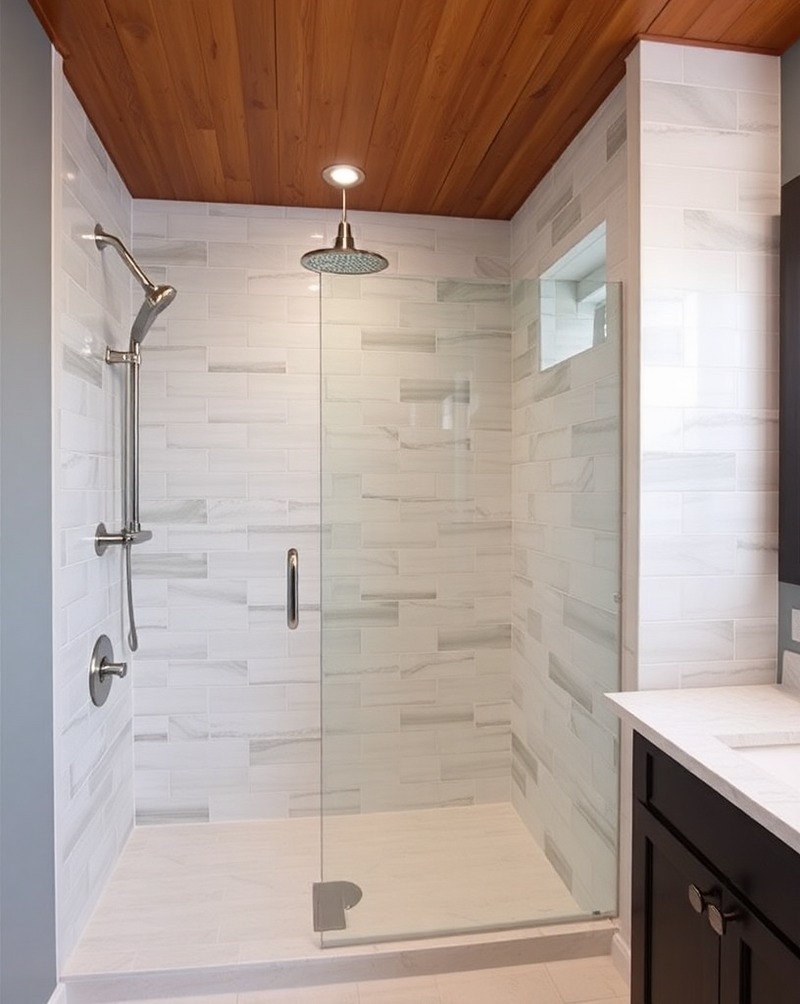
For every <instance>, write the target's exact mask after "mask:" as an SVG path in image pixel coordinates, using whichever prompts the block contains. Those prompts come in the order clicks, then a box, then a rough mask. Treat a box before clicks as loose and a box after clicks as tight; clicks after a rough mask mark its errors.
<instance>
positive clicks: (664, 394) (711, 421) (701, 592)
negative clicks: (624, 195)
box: [629, 42, 780, 688]
mask: <svg viewBox="0 0 800 1004" xmlns="http://www.w3.org/2000/svg"><path fill="white" fill-rule="evenodd" d="M629 82H630V85H631V86H632V87H633V88H635V89H636V91H637V99H638V101H640V103H641V121H640V124H639V128H638V134H637V135H635V136H634V137H633V138H634V141H635V142H636V143H637V145H638V148H639V172H640V176H639V181H640V185H641V207H640V220H639V240H640V245H641V252H640V253H641V356H642V360H641V418H640V430H641V536H640V546H641V566H640V568H641V587H640V615H639V679H638V685H639V687H640V688H651V687H676V686H709V685H714V684H718V683H725V684H729V683H763V682H770V681H772V680H774V678H775V665H776V618H777V598H776V589H777V582H776V517H777V501H776V471H777V414H776V408H777V292H778V286H777V282H778V280H777V234H778V211H779V206H778V199H779V184H780V158H779V61H778V59H776V58H773V57H770V56H759V55H753V54H746V53H739V52H729V51H724V50H717V49H701V48H697V47H684V46H679V45H667V44H660V43H654V42H644V43H642V44H641V45H640V46H639V48H638V50H637V51H636V52H635V53H634V54H633V55H632V57H631V59H630V61H629Z"/></svg>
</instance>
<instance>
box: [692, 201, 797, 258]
mask: <svg viewBox="0 0 800 1004" xmlns="http://www.w3.org/2000/svg"><path fill="white" fill-rule="evenodd" d="M683 218H684V224H685V226H686V233H687V238H686V246H687V247H689V248H700V249H704V250H716V251H742V252H761V253H765V254H769V253H774V252H775V251H777V247H778V219H777V217H775V216H766V215H758V214H756V213H725V212H712V211H710V210H705V209H685V210H684V213H683Z"/></svg>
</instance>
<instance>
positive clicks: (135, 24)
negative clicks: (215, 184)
mask: <svg viewBox="0 0 800 1004" xmlns="http://www.w3.org/2000/svg"><path fill="white" fill-rule="evenodd" d="M177 2H179V3H180V2H181V0H177ZM107 3H108V9H109V13H110V15H111V18H112V21H113V23H114V28H115V30H116V33H117V37H118V39H119V42H120V45H121V47H122V51H123V52H124V54H125V59H126V61H127V64H128V67H129V69H130V73H131V76H132V77H133V79H134V81H135V82H136V89H137V93H138V96H139V101H140V103H141V110H142V127H143V131H144V130H148V127H149V131H150V134H151V135H154V136H155V143H156V144H157V146H158V149H159V152H160V154H161V159H162V163H163V165H164V166H163V168H162V170H163V171H164V176H163V177H157V178H156V179H155V181H156V185H157V191H163V190H165V188H166V187H167V186H168V184H169V183H170V182H172V183H173V184H174V188H175V189H176V190H177V191H178V192H179V193H181V195H180V197H181V198H183V199H200V198H202V197H203V192H204V188H203V184H202V182H201V178H200V173H199V165H197V163H196V161H195V160H194V159H193V157H191V156H187V150H191V149H192V146H191V142H190V137H189V135H188V134H187V132H186V130H185V128H184V121H183V117H182V109H181V107H180V105H179V103H178V100H177V97H176V95H175V92H174V91H173V87H172V79H171V77H170V72H169V56H170V54H169V51H168V48H166V47H165V44H164V40H163V39H162V37H161V32H160V30H159V25H158V20H157V17H156V14H155V11H154V10H153V7H152V5H151V3H150V0H107ZM185 36H186V33H184V36H182V37H180V38H178V39H171V40H170V42H169V44H171V45H172V46H177V45H185V44H186V37H185ZM131 125H132V127H134V128H135V126H134V125H133V123H132V124H131ZM153 130H154V131H153Z"/></svg>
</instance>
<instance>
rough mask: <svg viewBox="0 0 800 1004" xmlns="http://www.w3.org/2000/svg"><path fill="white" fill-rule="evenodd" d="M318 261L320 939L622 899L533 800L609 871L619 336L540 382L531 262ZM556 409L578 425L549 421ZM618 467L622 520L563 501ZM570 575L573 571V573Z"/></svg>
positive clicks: (516, 919) (596, 906)
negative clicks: (408, 272)
mask: <svg viewBox="0 0 800 1004" xmlns="http://www.w3.org/2000/svg"><path fill="white" fill-rule="evenodd" d="M321 278H322V290H321V340H322V341H321V382H320V385H321V426H322V433H321V436H322V443H321V448H322V449H321V454H322V486H321V487H322V491H321V494H322V537H323V541H322V556H321V563H322V568H321V574H322V593H321V602H322V618H321V620H322V646H321V649H322V655H321V676H322V679H321V684H322V721H321V727H322V758H321V800H322V882H321V883H319V884H318V886H317V887H316V890H315V892H316V895H315V899H316V908H317V909H316V914H317V916H316V919H317V921H318V927H320V928H322V929H323V930H322V934H321V938H322V943H323V944H324V945H337V944H351V943H358V942H372V941H379V940H393V939H402V938H414V937H422V936H426V935H435V934H452V933H462V932H469V931H476V930H487V929H500V928H508V927H515V926H527V925H539V924H542V923H547V922H554V921H560V920H574V919H576V918H579V917H585V916H589V915H592V914H598V913H601V914H605V913H613V912H614V911H615V909H616V901H615V899H613V898H612V899H609V898H608V897H607V896H606V887H605V884H604V882H603V881H602V880H601V879H600V878H598V876H597V875H593V877H591V878H587V872H586V867H585V859H586V858H587V856H591V854H592V853H593V851H591V850H585V851H584V850H583V849H581V850H580V851H578V852H576V853H573V851H574V848H573V846H572V844H569V846H568V845H567V841H566V840H565V838H564V836H563V834H562V830H561V821H560V819H559V820H554V821H549V820H547V819H542V818H540V817H538V816H537V815H536V813H538V812H540V811H541V812H556V813H562V814H563V813H564V812H566V813H568V814H570V813H571V814H572V824H571V825H572V828H573V830H574V834H573V838H574V842H575V843H580V841H581V840H582V839H583V838H584V837H587V839H588V838H589V837H592V838H593V837H595V836H598V837H599V839H600V840H601V843H602V848H603V850H602V851H598V853H597V867H596V869H595V870H596V871H597V872H600V871H603V870H605V869H607V868H610V869H611V872H612V873H613V882H612V884H613V886H614V887H615V886H616V859H615V847H616V828H615V822H614V824H613V825H611V824H608V823H607V822H606V818H607V816H608V814H609V813H610V812H611V809H612V808H613V813H614V814H615V812H616V802H615V801H614V800H613V798H612V795H611V791H610V786H611V777H612V775H613V771H614V762H615V761H614V758H615V756H616V732H615V729H616V721H615V719H614V718H613V716H611V715H608V716H605V715H604V714H603V712H602V710H601V709H597V708H596V705H598V701H597V696H598V695H599V694H600V693H601V692H602V691H603V690H609V689H616V686H617V684H616V681H617V679H618V677H617V676H615V677H614V680H613V681H612V680H611V679H610V676H609V674H608V673H607V672H606V669H607V666H608V663H609V660H610V656H609V653H608V648H607V644H606V643H607V642H608V641H609V637H608V634H609V631H610V633H611V636H613V639H614V643H615V644H616V638H617V629H616V626H615V625H616V620H617V614H616V605H615V603H614V600H613V599H611V600H609V603H608V604H606V607H607V608H608V609H605V608H604V607H603V605H602V604H601V603H598V602H597V599H596V597H597V594H598V593H599V592H600V591H601V590H602V589H604V588H605V585H606V583H607V582H608V581H609V580H610V578H613V574H614V573H613V571H612V570H611V569H610V567H609V566H610V564H612V563H613V560H614V559H613V557H612V552H613V551H614V543H613V538H614V534H615V533H616V547H617V549H618V544H619V491H618V477H619V456H618V454H619V449H618V435H619V413H618V397H619V393H618V391H619V341H620V340H619V335H618V332H617V333H615V334H614V335H610V336H609V338H608V339H607V340H606V341H605V342H604V344H603V346H601V347H599V348H598V349H595V348H592V349H589V350H588V351H587V352H586V353H584V354H583V356H578V357H575V358H573V359H571V360H569V361H567V362H565V363H563V364H561V366H563V367H566V368H567V369H568V370H569V369H572V370H573V371H574V373H575V377H574V380H573V381H572V383H571V384H570V387H569V388H566V386H565V385H564V386H562V385H563V383H564V378H563V377H562V381H561V383H559V384H558V386H559V387H560V388H561V389H560V390H559V391H558V392H556V391H555V390H553V393H552V394H550V395H549V396H547V395H546V394H545V392H544V391H543V390H542V388H541V387H539V383H538V377H539V376H540V374H539V373H538V371H537V372H534V367H533V366H532V365H531V363H530V359H532V358H533V356H534V355H536V357H537V359H538V350H537V351H534V349H535V348H536V345H535V343H536V338H537V330H538V329H537V325H538V286H537V284H535V283H533V284H530V285H531V286H532V287H533V288H532V289H530V290H527V289H525V288H521V287H520V288H515V289H514V291H513V295H512V290H511V288H510V285H509V283H508V282H503V281H497V280H467V281H465V280H460V279H459V280H456V279H453V280H446V279H406V278H401V277H397V276H386V275H381V276H368V277H358V276H330V275H327V276H322V277H321ZM529 313H530V316H528V315H529ZM611 313H612V312H611V311H609V317H610V316H611ZM512 319H513V330H512ZM617 320H618V318H617ZM609 324H610V322H609ZM614 346H615V351H616V354H617V357H616V363H615V366H616V369H615V370H614V371H613V372H612V373H609V372H607V367H608V365H609V358H610V357H611V356H613V347H614ZM595 352H599V353H601V354H602V360H601V359H600V357H598V358H597V362H596V363H595V364H594V369H593V364H592V363H591V362H589V361H588V357H589V356H590V355H591V354H592V353H595ZM556 369H558V367H556ZM595 370H596V372H595ZM544 379H545V382H546V383H547V386H549V387H551V388H553V386H554V385H553V384H552V374H550V375H548V376H546V377H545V378H544ZM615 380H616V400H617V411H616V425H615V419H614V417H613V415H612V414H611V412H612V411H613V408H612V407H611V404H610V401H611V399H612V398H614V394H615V392H614V388H613V386H612V385H613V383H614V381H615ZM592 381H594V382H592ZM567 383H569V378H567ZM562 394H563V395H564V397H563V398H562V397H561V395H562ZM573 399H574V408H573V407H572V403H573ZM579 400H580V402H583V403H582V404H579ZM589 400H591V405H589V403H588V402H589ZM539 411H546V412H547V413H548V416H549V418H548V420H549V422H550V425H549V426H548V428H547V430H546V431H547V432H548V433H551V436H550V439H551V440H552V443H553V446H552V448H549V449H548V455H547V456H546V457H543V459H542V460H539V459H538V457H535V455H534V454H535V439H536V436H537V433H535V432H534V431H533V428H532V426H531V423H532V422H535V421H537V420H538V419H539V416H538V414H537V413H538V412H539ZM557 418H558V419H562V418H563V420H564V421H567V420H569V421H572V420H573V419H574V422H573V424H572V425H570V426H569V428H568V430H567V431H566V432H563V433H562V434H561V435H559V434H558V433H557V431H556V430H555V428H554V427H552V426H553V423H555V421H556V420H557ZM587 422H600V423H601V424H604V428H605V431H604V432H603V431H601V428H600V426H599V425H598V426H597V427H596V428H595V429H594V431H592V429H591V428H590V427H589V426H587V425H586V423H587ZM578 426H580V428H577V429H576V428H575V427H578ZM614 436H616V437H617V447H616V452H617V456H616V459H615V460H614V459H608V461H606V459H603V460H601V461H600V462H598V463H597V465H596V470H595V460H594V458H593V457H592V456H586V455H584V453H583V452H579V454H577V455H573V454H572V452H570V453H569V456H565V457H564V458H563V462H560V461H561V459H562V458H560V457H559V455H558V454H557V453H555V452H553V451H554V450H555V449H556V441H559V442H561V441H564V442H567V441H569V443H570V444H573V443H574V445H575V448H577V449H578V450H579V451H583V450H585V449H587V448H589V447H590V446H592V445H596V446H598V448H600V449H601V450H605V449H606V447H607V446H608V444H609V443H610V442H611V440H612V439H614ZM542 442H543V443H544V442H545V440H543V441H542ZM564 448H565V449H566V447H564ZM571 449H572V445H570V450H571ZM603 456H604V457H605V455H604V454H603ZM542 465H546V466H547V467H548V470H547V472H545V471H544V467H543V466H542ZM587 468H589V469H590V471H589V473H588V474H587V473H586V471H587ZM615 471H616V475H615V473H614V472H615ZM581 472H582V473H581ZM615 476H616V479H617V482H616V489H615V490H616V517H614V516H613V514H612V512H611V511H610V510H609V509H608V506H609V505H610V504H611V502H610V499H609V498H604V499H603V502H602V505H600V504H599V503H598V505H599V508H598V509H597V512H593V511H592V507H591V506H588V505H582V504H581V503H580V502H575V501H574V499H575V496H578V495H581V494H584V493H588V492H589V491H592V490H594V489H595V488H596V489H597V492H598V495H599V494H600V490H601V488H602V489H603V492H604V493H605V494H607V495H610V494H613V491H612V488H613V485H612V482H613V481H614V477H615ZM567 484H570V485H573V488H574V491H573V492H570V491H567V487H566V486H567ZM540 490H541V495H542V498H543V499H544V498H545V496H546V497H547V499H549V500H551V501H549V502H544V501H543V502H542V505H543V506H544V509H545V510H546V512H545V511H543V512H538V511H536V512H534V511H533V508H534V499H536V498H537V497H538V494H539V493H540ZM537 505H538V503H537ZM518 509H519V511H517V510H518ZM562 510H569V511H570V512H571V513H572V512H573V510H574V518H575V519H576V520H577V521H578V523H577V524H576V530H575V534H574V536H572V537H570V535H569V527H568V526H564V525H563V524H562V522H561V519H562V516H563V512H562ZM601 510H602V511H601ZM547 513H551V514H552V515H553V524H552V528H550V527H548V526H547V525H546V523H545V522H543V521H544V520H545V518H546V516H547ZM598 521H599V522H600V523H602V526H594V525H593V524H595V523H597V522H598ZM589 524H591V525H589ZM609 528H610V529H609ZM590 542H591V546H592V547H593V548H594V552H595V554H594V558H593V559H591V560H590V559H589V557H588V556H587V554H586V552H585V551H584V549H583V545H587V546H588V545H589V543H590ZM551 549H552V550H553V553H549V551H550V550H551ZM563 551H566V553H562V552H563ZM595 559H596V560H595ZM616 562H617V564H616V580H615V581H616V584H615V585H613V587H612V588H611V596H612V597H613V594H615V593H617V592H618V591H619V584H618V578H619V563H618V556H617V558H616ZM537 563H538V565H539V569H540V571H541V573H542V574H543V575H544V573H545V571H547V572H548V573H549V574H550V575H551V577H552V581H545V582H542V583H540V582H538V581H536V580H535V578H534V572H535V566H536V565H537ZM573 566H574V568H573ZM584 566H585V567H584ZM573 572H574V574H575V575H577V574H578V573H580V574H581V575H583V574H584V572H585V575H586V584H585V585H583V586H581V585H580V583H576V584H575V586H574V590H573V591H572V592H570V589H569V588H568V587H569V585H570V583H569V582H568V581H567V580H568V579H569V577H570V574H572V573H573ZM573 593H574V595H573ZM604 602H605V601H604ZM556 604H558V605H559V617H558V622H557V623H555V619H553V623H551V614H552V615H553V618H555V615H554V609H553V608H554V606H555V605H556ZM537 631H538V634H539V637H537V636H536V634H537ZM562 641H563V642H564V644H563V645H562V644H561V642H562ZM565 646H566V648H567V649H568V650H569V657H567V656H566V655H565V654H564V651H563V650H564V647H565ZM595 657H596V658H595ZM533 659H535V660H536V662H537V665H536V667H534V666H533V665H529V664H528V661H529V660H533ZM595 661H597V662H598V663H599V664H600V665H599V666H598V667H597V668H598V669H599V671H600V672H599V673H595V665H594V663H595ZM618 661H619V660H618V655H617V657H616V663H615V665H618ZM590 670H591V672H592V673H594V675H593V676H591V677H590V676H589V675H588V674H589V671H590ZM584 674H585V675H586V678H585V679H584ZM532 702H534V703H536V702H538V704H537V705H536V706H535V707H534V704H533V703H532ZM538 725H541V727H542V735H543V737H544V738H542V739H541V740H540V739H539V737H538V735H537V733H536V731H535V726H538ZM561 732H563V733H564V735H561ZM554 734H555V737H556V740H557V748H553V749H551V748H550V747H549V746H548V743H549V742H550V740H551V739H552V738H553V737H554ZM573 756H577V760H578V762H577V766H576V770H575V772H574V776H573V774H572V773H569V772H568V771H567V772H565V770H564V763H563V762H562V761H567V762H569V761H570V759H571V758H572V757H573ZM606 761H607V762H606ZM587 775H588V777H589V778H590V779H592V778H593V779H594V780H593V781H591V784H587V783H586V781H587ZM562 784H563V785H564V786H565V789H564V793H563V794H562V795H561V796H559V795H558V794H557V793H558V791H559V790H560V789H559V787H558V786H559V785H562ZM581 785H582V786H583V787H580V786H581ZM584 788H585V789H586V792H585V794H584V793H583V792H584ZM540 792H541V793H546V795H547V797H546V798H540V797H539V796H540ZM540 803H541V804H540ZM614 818H615V817H614ZM609 859H613V861H612V863H611V864H609ZM587 884H588V885H590V886H591V888H590V889H584V886H585V885H587Z"/></svg>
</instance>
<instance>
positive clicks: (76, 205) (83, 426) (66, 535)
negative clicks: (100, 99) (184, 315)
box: [54, 70, 133, 961]
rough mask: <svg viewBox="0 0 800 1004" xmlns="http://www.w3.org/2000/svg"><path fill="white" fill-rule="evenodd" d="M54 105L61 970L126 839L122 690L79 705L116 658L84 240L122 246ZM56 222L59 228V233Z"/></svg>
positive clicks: (126, 302) (99, 353)
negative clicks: (97, 238) (95, 668)
mask: <svg viewBox="0 0 800 1004" xmlns="http://www.w3.org/2000/svg"><path fill="white" fill-rule="evenodd" d="M55 77H56V81H57V84H58V85H59V86H60V87H61V94H57V96H56V102H55V107H56V124H57V131H56V135H57V137H58V135H59V134H60V137H61V144H60V147H59V143H58V141H57V142H56V143H55V144H54V146H55V149H56V158H57V162H56V165H55V170H56V177H57V178H60V180H61V184H60V186H59V185H57V186H56V199H55V205H56V220H57V224H56V228H55V231H54V240H55V242H56V250H55V255H56V261H57V262H58V263H59V267H58V269H57V272H56V282H57V283H58V292H57V319H56V331H55V336H54V337H55V339H56V350H55V351H54V358H55V359H56V360H57V362H56V372H55V395H56V402H57V407H56V414H57V422H58V430H57V433H56V435H57V444H58V449H57V451H56V458H57V470H56V478H55V484H56V486H57V488H56V491H57V497H56V500H55V510H56V520H57V529H58V540H57V548H58V550H57V555H56V562H55V567H56V568H57V574H56V579H55V583H54V588H55V598H56V609H57V610H58V611H60V613H59V616H58V619H57V623H56V641H55V653H54V667H55V688H54V689H55V709H54V727H55V733H56V744H55V746H56V827H57V855H58V859H57V881H58V928H59V931H58V934H59V957H60V959H61V961H63V960H64V958H66V956H67V954H68V953H69V951H70V950H71V948H72V947H73V945H74V943H75V941H76V939H77V937H78V935H79V934H80V931H81V929H82V927H83V925H84V923H85V921H86V920H87V918H88V915H89V913H90V911H91V910H92V908H93V906H94V904H95V902H96V900H97V897H98V896H99V894H100V891H101V889H102V887H103V884H104V882H105V880H106V878H107V877H108V874H109V872H110V870H111V868H112V866H113V865H114V863H115V862H116V858H117V856H118V854H119V851H120V850H121V848H122V845H123V843H124V841H125V839H126V837H127V836H128V833H129V832H130V829H131V826H132V825H133V754H132V729H131V717H132V709H131V688H130V682H129V681H128V680H122V681H115V683H114V686H113V688H112V691H111V695H110V697H109V699H108V701H107V703H106V704H105V705H104V706H103V707H102V708H95V707H94V706H93V705H92V704H91V703H90V700H89V687H88V671H89V659H90V655H91V651H92V647H93V645H94V642H95V639H96V638H97V637H98V636H99V635H100V634H101V633H105V634H107V635H108V636H109V637H110V639H111V641H112V643H113V645H114V651H115V655H116V656H117V657H118V658H120V659H125V658H126V656H127V653H126V649H125V647H124V643H123V631H122V625H121V614H120V599H121V593H120V581H121V574H120V573H121V568H120V556H119V554H117V553H115V552H112V551H109V552H107V553H106V554H105V555H104V556H103V557H98V556H97V555H96V554H95V552H94V531H95V527H96V525H97V524H98V522H100V521H103V522H105V523H106V524H107V525H108V526H109V527H110V528H114V527H115V526H116V525H117V524H118V523H119V520H120V470H119V456H120V443H121V438H120V436H121V432H120V414H121V406H122V391H123V386H122V376H121V374H120V373H118V372H116V371H115V370H114V369H112V367H110V366H107V365H106V363H105V362H104V359H103V357H104V353H105V348H106V344H111V345H114V346H116V347H121V346H122V345H124V344H125V343H126V342H127V332H128V329H129V325H130V317H131V287H130V278H129V274H128V272H127V271H126V269H125V268H124V266H123V265H122V264H121V262H120V261H119V259H118V258H117V257H116V255H114V254H113V252H108V251H106V252H102V253H101V252H100V251H99V250H98V249H97V247H96V246H95V243H94V240H93V239H92V232H93V230H94V226H95V223H96V222H100V223H102V225H103V226H104V227H105V228H106V229H107V230H109V231H111V232H112V233H115V234H117V235H118V236H119V237H120V238H121V239H122V240H123V241H128V240H129V238H130V211H131V209H130V198H129V196H128V193H127V190H126V189H125V187H124V186H123V184H122V183H121V181H120V179H119V176H118V175H117V172H116V170H115V169H114V167H113V165H112V164H111V163H110V162H109V160H108V157H107V156H106V154H105V152H104V150H103V148H102V146H101V145H100V143H99V141H98V139H97V136H96V135H95V133H94V132H93V130H92V128H91V126H90V125H89V123H88V121H87V119H86V116H85V114H84V112H83V110H82V108H81V107H80V105H79V104H78V102H77V100H76V99H75V96H74V94H73V93H72V91H71V89H70V88H69V86H68V85H67V84H66V83H62V81H61V77H60V70H59V71H58V72H57V73H56V74H55ZM59 222H60V226H59V225H58V224H59Z"/></svg>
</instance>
